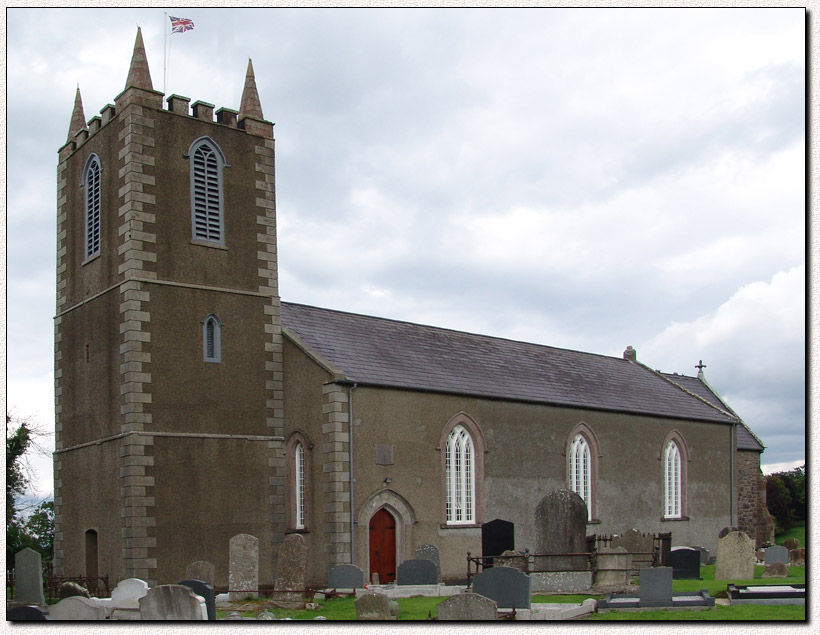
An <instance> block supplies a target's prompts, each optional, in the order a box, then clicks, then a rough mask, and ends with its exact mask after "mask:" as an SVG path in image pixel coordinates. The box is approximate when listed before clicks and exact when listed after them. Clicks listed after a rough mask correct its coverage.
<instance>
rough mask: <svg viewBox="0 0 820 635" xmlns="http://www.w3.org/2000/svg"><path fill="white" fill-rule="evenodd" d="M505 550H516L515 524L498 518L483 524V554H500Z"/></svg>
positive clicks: (485, 555)
mask: <svg viewBox="0 0 820 635" xmlns="http://www.w3.org/2000/svg"><path fill="white" fill-rule="evenodd" d="M505 551H515V524H514V523H511V522H509V521H508V520H501V519H500V518H496V519H495V520H491V521H490V522H488V523H484V524H483V525H481V555H482V556H484V557H485V558H487V557H489V556H500V555H501V554H502V553H504V552H505ZM492 564H493V562H492V561H491V562H488V563H487V565H489V566H492ZM485 566H486V565H485Z"/></svg>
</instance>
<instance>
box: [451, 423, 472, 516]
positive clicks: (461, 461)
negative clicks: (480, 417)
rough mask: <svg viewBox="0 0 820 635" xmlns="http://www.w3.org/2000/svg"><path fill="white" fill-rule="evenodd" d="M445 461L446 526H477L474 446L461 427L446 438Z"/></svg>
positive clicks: (468, 434)
mask: <svg viewBox="0 0 820 635" xmlns="http://www.w3.org/2000/svg"><path fill="white" fill-rule="evenodd" d="M444 461H445V483H446V517H447V524H448V525H472V524H475V522H476V520H475V514H476V505H475V503H476V497H475V494H476V492H475V464H476V457H475V443H474V442H473V437H472V436H471V435H470V432H469V431H468V430H467V428H465V427H464V426H462V425H461V424H459V425H456V426H455V427H454V428H453V429H452V430H451V431H450V434H449V435H448V436H447V444H446V446H445V459H444Z"/></svg>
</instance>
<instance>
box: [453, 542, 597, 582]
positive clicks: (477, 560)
mask: <svg viewBox="0 0 820 635" xmlns="http://www.w3.org/2000/svg"><path fill="white" fill-rule="evenodd" d="M500 563H503V564H504V565H507V566H512V567H514V568H516V569H519V570H520V571H523V572H524V573H544V572H552V571H595V552H585V551H584V552H577V553H530V552H529V550H528V549H527V550H524V551H523V552H521V553H518V554H517V555H508V556H473V555H472V554H471V553H470V552H469V551H468V552H467V586H468V587H469V586H472V580H473V577H475V576H476V575H478V574H479V573H481V572H482V571H484V570H485V569H489V568H490V567H493V566H499V564H500Z"/></svg>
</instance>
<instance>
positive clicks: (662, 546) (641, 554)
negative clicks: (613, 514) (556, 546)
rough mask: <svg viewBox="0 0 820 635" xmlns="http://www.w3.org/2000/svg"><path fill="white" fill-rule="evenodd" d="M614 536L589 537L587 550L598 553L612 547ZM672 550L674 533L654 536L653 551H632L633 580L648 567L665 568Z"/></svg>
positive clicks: (631, 573) (631, 571)
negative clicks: (667, 557)
mask: <svg viewBox="0 0 820 635" xmlns="http://www.w3.org/2000/svg"><path fill="white" fill-rule="evenodd" d="M614 538H615V536H612V535H599V534H596V535H593V536H587V549H588V550H589V551H592V552H594V553H597V552H598V551H600V550H601V549H602V548H604V547H606V548H609V547H612V541H613V539H614ZM671 548H672V532H667V533H663V534H653V535H652V551H630V552H629V553H630V555H631V556H632V567H631V569H630V571H629V575H630V577H631V578H632V579H633V580H637V579H638V578H639V577H640V575H641V569H643V568H646V567H663V566H665V565H666V554H667V553H668V552H669V550H670V549H671Z"/></svg>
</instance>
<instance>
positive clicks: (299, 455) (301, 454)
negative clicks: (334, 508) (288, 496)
mask: <svg viewBox="0 0 820 635" xmlns="http://www.w3.org/2000/svg"><path fill="white" fill-rule="evenodd" d="M293 463H294V465H293V468H294V471H293V475H294V488H293V489H294V496H295V499H294V507H293V509H294V529H304V528H305V446H304V445H302V443H301V442H298V441H297V442H296V446H295V447H294V448H293Z"/></svg>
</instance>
